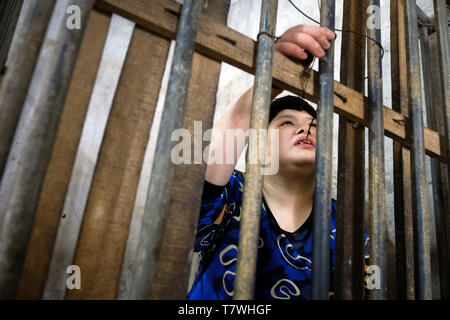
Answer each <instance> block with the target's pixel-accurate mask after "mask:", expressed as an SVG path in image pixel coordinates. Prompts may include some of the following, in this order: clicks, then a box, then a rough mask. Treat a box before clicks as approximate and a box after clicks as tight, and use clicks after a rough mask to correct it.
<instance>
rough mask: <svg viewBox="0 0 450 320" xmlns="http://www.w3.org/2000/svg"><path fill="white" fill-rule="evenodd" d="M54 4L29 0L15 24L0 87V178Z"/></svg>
mask: <svg viewBox="0 0 450 320" xmlns="http://www.w3.org/2000/svg"><path fill="white" fill-rule="evenodd" d="M54 6H55V0H48V1H40V0H31V1H27V2H25V4H24V6H23V8H22V13H21V15H22V18H21V19H22V23H21V24H20V25H18V26H17V28H16V31H15V32H16V39H15V40H14V43H12V47H11V51H10V53H11V54H10V62H9V63H8V64H9V68H8V72H6V74H5V75H4V78H3V80H2V85H1V88H0V178H1V176H2V173H3V170H4V168H5V164H6V161H7V158H8V153H9V150H10V145H11V141H12V139H13V136H14V132H15V131H16V127H17V122H18V121H19V117H20V113H21V112H22V106H23V103H24V101H25V97H26V95H27V91H28V87H29V85H30V81H31V77H32V75H33V70H34V67H35V65H36V61H37V59H38V56H39V50H40V48H41V45H42V42H43V40H44V37H45V31H46V30H47V25H48V23H49V20H50V17H51V14H52V12H53V8H54Z"/></svg>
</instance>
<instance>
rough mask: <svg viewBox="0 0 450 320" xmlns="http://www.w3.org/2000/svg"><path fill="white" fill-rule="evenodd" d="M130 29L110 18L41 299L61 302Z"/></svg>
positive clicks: (128, 24)
mask: <svg viewBox="0 0 450 320" xmlns="http://www.w3.org/2000/svg"><path fill="white" fill-rule="evenodd" d="M133 30H134V22H132V21H130V20H127V19H125V18H122V17H120V16H118V15H116V14H113V15H112V18H111V23H110V26H109V31H108V36H107V39H106V43H105V47H104V49H103V54H102V59H101V61H100V65H99V68H98V73H97V78H96V81H95V84H94V88H93V90H92V95H91V99H90V102H89V106H88V110H87V114H86V119H85V121H84V125H83V131H82V133H81V138H80V142H79V145H78V150H77V153H76V156H75V162H74V164H73V168H72V174H71V178H70V183H69V187H68V189H67V194H66V198H65V200H64V207H63V210H62V213H61V220H60V223H59V226H58V233H57V235H56V239H55V244H54V246H53V253H52V258H51V263H50V266H49V272H48V277H47V280H46V284H45V289H44V293H43V299H51V300H56V299H58V300H63V299H64V297H65V294H66V289H67V287H66V278H67V273H66V268H67V266H69V265H71V264H72V261H73V258H74V256H75V250H76V248H77V244H78V237H79V234H80V230H81V226H82V221H83V217H84V212H85V208H86V204H87V201H88V196H89V192H90V190H91V184H92V180H93V178H94V171H95V168H96V165H97V161H98V156H99V153H100V148H101V146H102V141H103V137H104V134H105V129H106V125H107V122H108V118H109V114H110V111H111V107H112V104H113V99H114V96H115V93H116V88H117V85H118V83H119V79H120V75H121V73H122V68H123V65H124V63H125V59H126V55H127V51H128V46H129V43H130V40H131V36H132V35H133ZM111 66H114V67H111Z"/></svg>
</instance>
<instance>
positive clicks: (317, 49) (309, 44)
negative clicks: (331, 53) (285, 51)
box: [277, 32, 325, 58]
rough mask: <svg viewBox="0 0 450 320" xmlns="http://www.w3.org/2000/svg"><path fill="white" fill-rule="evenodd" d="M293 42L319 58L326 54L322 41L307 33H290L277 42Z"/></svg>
mask: <svg viewBox="0 0 450 320" xmlns="http://www.w3.org/2000/svg"><path fill="white" fill-rule="evenodd" d="M280 42H281V43H284V42H291V43H294V44H296V45H297V46H299V47H300V48H302V49H304V50H307V51H309V52H311V54H312V55H314V56H315V57H318V58H322V57H324V56H325V51H324V49H323V48H322V46H321V45H320V43H319V42H318V41H317V40H316V39H314V38H313V37H312V36H310V35H309V34H307V33H303V32H301V33H288V34H286V36H285V37H284V36H283V38H281V39H280V40H279V41H278V42H277V43H280Z"/></svg>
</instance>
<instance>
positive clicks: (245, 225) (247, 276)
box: [233, 0, 278, 300]
mask: <svg viewBox="0 0 450 320" xmlns="http://www.w3.org/2000/svg"><path fill="white" fill-rule="evenodd" d="M277 7H278V0H263V1H262V6H261V20H260V27H259V30H260V33H259V36H258V39H257V40H258V49H257V50H258V51H257V56H256V72H255V82H254V90H253V102H252V114H251V121H250V128H251V130H250V137H249V147H248V154H249V155H250V157H249V158H250V159H256V161H252V163H250V161H248V160H247V163H246V179H245V186H244V190H245V192H244V197H243V202H242V213H241V225H240V230H239V245H238V247H239V251H238V258H237V264H236V278H235V282H234V283H235V287H234V294H233V299H234V300H248V299H253V296H254V290H255V280H256V259H257V251H258V242H259V241H258V236H259V216H260V214H261V199H262V188H263V180H264V179H263V178H264V176H263V175H262V174H261V164H262V163H264V162H265V160H264V155H265V154H266V141H261V140H262V139H259V138H257V141H256V140H255V138H256V137H255V135H257V134H258V133H259V132H260V131H261V130H264V129H267V125H268V120H269V106H270V95H271V90H272V67H273V55H274V45H275V42H274V38H273V36H275V28H276V19H277ZM252 135H254V136H253V137H252Z"/></svg>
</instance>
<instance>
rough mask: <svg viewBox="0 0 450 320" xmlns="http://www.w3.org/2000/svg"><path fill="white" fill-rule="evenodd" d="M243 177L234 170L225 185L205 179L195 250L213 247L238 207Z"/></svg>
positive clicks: (240, 201) (240, 200)
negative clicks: (218, 184) (215, 183)
mask: <svg viewBox="0 0 450 320" xmlns="http://www.w3.org/2000/svg"><path fill="white" fill-rule="evenodd" d="M243 188H244V177H243V174H242V172H240V171H238V170H234V171H233V173H232V175H231V177H230V179H229V181H228V183H227V184H226V185H225V186H217V185H214V184H212V183H209V182H208V181H205V183H204V187H203V193H202V202H201V207H200V216H199V220H198V225H197V234H196V238H195V246H194V251H195V252H201V251H205V250H212V249H214V246H215V244H216V243H217V242H218V239H219V238H220V237H221V236H222V234H223V232H224V230H225V229H226V227H227V226H228V224H229V222H230V219H231V218H232V215H233V214H234V213H235V212H236V210H239V209H240V205H241V203H242V193H243Z"/></svg>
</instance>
